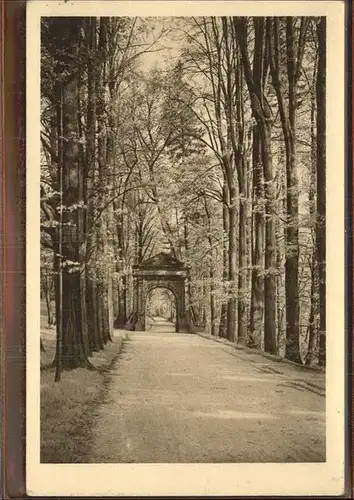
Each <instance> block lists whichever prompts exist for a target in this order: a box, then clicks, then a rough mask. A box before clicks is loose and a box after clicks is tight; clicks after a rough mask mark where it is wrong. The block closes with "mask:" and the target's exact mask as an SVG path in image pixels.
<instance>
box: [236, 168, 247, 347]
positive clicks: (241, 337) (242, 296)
mask: <svg viewBox="0 0 354 500" xmlns="http://www.w3.org/2000/svg"><path fill="white" fill-rule="evenodd" d="M242 163H243V167H241V168H242V174H241V175H239V217H238V224H239V226H238V300H237V342H238V343H239V344H244V343H245V342H246V337H247V295H248V293H247V275H248V273H247V228H246V222H247V207H246V203H247V200H246V175H245V170H246V169H245V161H244V159H242Z"/></svg>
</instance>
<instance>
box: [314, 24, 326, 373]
mask: <svg viewBox="0 0 354 500" xmlns="http://www.w3.org/2000/svg"><path fill="white" fill-rule="evenodd" d="M317 38H318V47H319V56H318V70H317V82H316V103H317V225H316V248H317V262H318V279H319V309H320V332H319V333H320V338H319V364H320V365H321V366H323V365H325V363H326V18H325V17H321V18H320V20H319V22H318V25H317Z"/></svg>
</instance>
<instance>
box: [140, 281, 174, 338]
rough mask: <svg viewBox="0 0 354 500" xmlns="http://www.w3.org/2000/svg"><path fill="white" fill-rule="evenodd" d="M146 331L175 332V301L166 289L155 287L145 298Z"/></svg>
mask: <svg viewBox="0 0 354 500" xmlns="http://www.w3.org/2000/svg"><path fill="white" fill-rule="evenodd" d="M145 317H146V330H148V331H158V332H176V331H177V326H176V321H177V301H176V297H175V296H174V294H173V293H172V292H171V290H169V289H168V288H164V287H156V288H153V289H152V290H150V292H149V293H148V295H147V297H146V310H145Z"/></svg>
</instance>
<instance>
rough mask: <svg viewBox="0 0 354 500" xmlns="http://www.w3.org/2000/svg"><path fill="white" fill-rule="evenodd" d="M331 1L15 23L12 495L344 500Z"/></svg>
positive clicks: (341, 18)
mask: <svg viewBox="0 0 354 500" xmlns="http://www.w3.org/2000/svg"><path fill="white" fill-rule="evenodd" d="M344 47H345V9H344V2H340V1H321V2H307V1H305V2H302V1H286V2H269V1H267V2H263V1H257V2H252V1H237V0H235V1H228V2H208V1H190V2H180V1H175V2H162V1H156V2H141V1H136V2H128V1H119V2H118V1H102V2H96V1H71V2H70V1H68V2H56V1H47V2H45V1H36V0H33V1H29V2H28V5H27V273H28V277H27V356H28V357H27V492H28V494H29V495H36V496H37V495H47V496H50V495H53V496H80V495H81V496H89V495H92V496H94V495H96V496H113V495H115V496H128V495H129V496H158V495H163V496H182V495H189V496H191V495H198V496H210V495H214V496H215V495H224V496H225V495H232V496H237V495H239V496H250V495H253V496H266V495H272V496H274V495H284V496H295V495H298V496H299V495H305V496H307V495H308V496H310V495H312V496H315V495H341V494H343V493H344V491H345V484H346V483H345V322H344V311H345V298H344V289H345V267H344V220H345V217H344V180H345V129H344V123H345V122H344V117H345V113H344V111H345V101H344V94H345V92H344V90H345V50H344Z"/></svg>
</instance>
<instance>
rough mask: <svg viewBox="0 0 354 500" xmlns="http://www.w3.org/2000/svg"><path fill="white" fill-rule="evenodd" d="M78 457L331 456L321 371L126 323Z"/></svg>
mask: <svg viewBox="0 0 354 500" xmlns="http://www.w3.org/2000/svg"><path fill="white" fill-rule="evenodd" d="M108 378H109V387H108V389H107V390H106V392H105V398H104V402H103V403H102V404H101V405H100V406H99V407H98V409H97V412H96V416H95V421H94V423H93V427H92V432H93V433H92V435H90V439H89V440H88V441H87V442H88V443H90V444H91V446H90V450H88V451H87V452H86V453H85V454H84V458H83V459H81V460H80V461H81V462H82V461H83V462H87V461H88V462H91V463H92V462H95V463H131V462H136V463H139V462H140V463H147V462H150V463H164V462H165V463H173V462H175V463H178V462H184V463H186V462H204V463H205V462H213V463H216V462H321V461H325V449H326V440H325V397H324V394H325V374H324V373H323V372H319V371H311V370H304V369H301V368H300V367H297V366H294V365H291V364H288V363H281V362H276V361H274V360H270V359H267V358H265V357H264V356H262V355H260V354H257V353H255V354H252V353H250V352H246V351H243V350H237V349H235V348H233V347H231V346H228V345H225V344H221V343H218V342H213V341H211V340H209V339H206V338H203V337H201V336H199V335H190V334H176V333H174V331H173V328H172V325H167V324H163V323H161V322H160V323H159V324H157V325H154V326H153V328H152V329H151V330H149V331H146V332H129V334H128V340H126V341H125V342H124V347H123V349H122V353H121V355H120V357H119V362H118V363H115V364H114V365H113V367H112V369H111V370H110V372H109V374H108Z"/></svg>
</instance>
